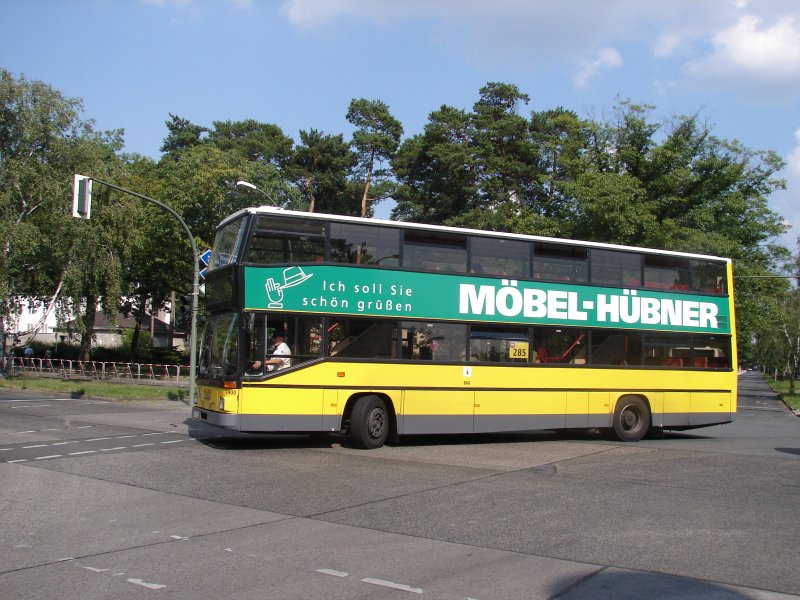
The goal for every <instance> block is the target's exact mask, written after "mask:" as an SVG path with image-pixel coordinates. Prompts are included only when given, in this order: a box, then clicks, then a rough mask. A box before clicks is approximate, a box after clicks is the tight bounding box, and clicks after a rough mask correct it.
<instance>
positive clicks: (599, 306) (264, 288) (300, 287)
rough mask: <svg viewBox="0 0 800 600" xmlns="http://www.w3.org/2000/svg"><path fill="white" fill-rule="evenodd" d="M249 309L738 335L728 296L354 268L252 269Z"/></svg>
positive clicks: (247, 282) (247, 280) (247, 291)
mask: <svg viewBox="0 0 800 600" xmlns="http://www.w3.org/2000/svg"><path fill="white" fill-rule="evenodd" d="M244 307H245V309H246V310H270V311H285V312H320V313H330V314H343V315H356V316H365V317H394V318H404V319H430V320H450V321H480V322H484V323H485V322H494V323H506V324H516V325H561V326H588V327H609V328H625V329H650V330H659V331H685V332H693V333H719V334H727V333H730V312H729V302H728V298H726V297H724V296H706V295H697V294H687V293H680V292H677V293H676V292H669V291H654V290H644V289H624V288H610V287H597V286H589V285H575V284H566V283H563V284H562V283H553V282H539V281H529V280H516V279H510V278H502V277H496V278H489V277H474V276H462V275H450V274H447V275H446V274H438V273H418V272H410V271H392V270H384V269H366V268H358V267H349V266H332V265H318V266H317V265H303V266H302V267H301V266H292V267H245V274H244Z"/></svg>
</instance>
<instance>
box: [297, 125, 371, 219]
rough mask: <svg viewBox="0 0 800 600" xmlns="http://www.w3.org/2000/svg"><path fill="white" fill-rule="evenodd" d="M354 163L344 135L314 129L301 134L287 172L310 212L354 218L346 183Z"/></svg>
mask: <svg viewBox="0 0 800 600" xmlns="http://www.w3.org/2000/svg"><path fill="white" fill-rule="evenodd" d="M355 164H356V155H355V154H354V153H353V151H352V150H351V149H350V146H349V145H348V144H347V143H346V142H345V141H344V136H343V135H342V134H337V135H326V134H323V133H322V132H320V131H318V130H316V129H311V130H309V131H301V132H300V144H299V145H298V146H297V147H296V148H295V149H294V153H293V154H292V157H291V159H290V160H289V161H288V165H287V168H286V172H287V174H288V177H289V178H290V179H291V180H292V181H294V183H295V184H296V185H297V187H298V188H299V190H300V191H301V193H302V194H303V195H304V196H305V198H306V201H307V206H306V210H308V212H315V211H322V212H326V213H332V214H345V215H352V214H354V206H353V203H352V198H351V196H350V195H349V194H348V193H347V190H348V185H347V183H348V175H349V174H350V172H351V170H352V169H353V167H354V166H355Z"/></svg>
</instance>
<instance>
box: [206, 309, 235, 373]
mask: <svg viewBox="0 0 800 600" xmlns="http://www.w3.org/2000/svg"><path fill="white" fill-rule="evenodd" d="M197 370H198V373H199V374H200V375H203V376H206V377H229V376H231V375H235V374H236V373H237V372H238V371H239V314H238V313H235V312H225V313H220V314H216V315H212V316H211V317H210V318H209V319H208V321H207V322H206V326H205V330H204V332H203V340H202V344H201V346H200V358H199V361H198V365H197Z"/></svg>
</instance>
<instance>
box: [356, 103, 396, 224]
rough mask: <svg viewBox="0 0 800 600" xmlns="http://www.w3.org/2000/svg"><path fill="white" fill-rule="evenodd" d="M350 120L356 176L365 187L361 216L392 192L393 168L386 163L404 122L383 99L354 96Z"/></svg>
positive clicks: (393, 150)
mask: <svg viewBox="0 0 800 600" xmlns="http://www.w3.org/2000/svg"><path fill="white" fill-rule="evenodd" d="M347 121H348V122H349V123H350V124H351V125H353V126H354V127H355V128H356V130H355V131H354V132H353V147H354V148H355V151H356V155H357V159H358V161H357V167H358V168H357V172H356V180H357V181H358V182H359V183H360V185H361V187H362V193H361V213H360V214H361V216H362V217H365V216H367V214H368V211H369V210H370V208H371V204H373V203H374V202H375V201H376V200H381V199H383V198H386V197H388V196H389V195H390V194H391V191H392V186H391V184H390V171H389V169H388V168H386V167H384V164H385V163H388V161H391V159H392V156H394V153H395V152H396V151H397V147H398V146H399V144H400V138H401V137H402V136H403V126H402V125H401V124H400V121H398V120H397V119H395V118H394V117H393V116H392V114H391V113H390V112H389V106H388V105H387V104H386V103H384V102H381V101H380V100H366V99H364V98H361V99H359V100H352V101H351V102H350V106H349V108H348V110H347Z"/></svg>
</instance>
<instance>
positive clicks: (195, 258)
mask: <svg viewBox="0 0 800 600" xmlns="http://www.w3.org/2000/svg"><path fill="white" fill-rule="evenodd" d="M89 179H90V180H92V181H96V182H97V183H99V184H101V185H105V186H108V187H110V188H111V189H114V190H117V191H120V192H124V193H126V194H130V195H131V196H136V197H137V198H141V199H142V200H145V201H146V202H152V203H153V204H155V205H157V206H160V207H161V208H163V209H164V210H166V211H167V212H168V213H170V214H171V215H172V216H173V217H175V218H176V219H178V221H179V222H180V224H181V226H182V227H183V229H184V231H185V232H186V235H188V236H189V242H190V243H191V245H192V264H193V265H194V280H193V282H192V326H191V332H190V337H191V341H190V342H189V346H190V351H191V354H190V356H189V405H190V406H191V405H192V404H194V401H195V386H196V384H195V378H196V377H197V311H198V308H199V300H198V298H199V296H200V266H199V265H200V254H199V253H198V252H197V244H195V241H194V236H193V235H192V232H191V230H190V229H189V226H188V225H186V222H185V221H184V220H183V219H182V218H181V216H180V215H179V214H178V213H177V212H175V210H174V209H172V208H171V207H169V206H167V205H166V204H164V203H163V202H159V201H158V200H154V199H153V198H149V197H148V196H145V195H143V194H139V193H137V192H133V191H131V190H128V189H125V188H123V187H119V186H117V185H114V184H113V183H108V182H107V181H103V180H101V179H94V178H93V177H92V178H89ZM151 318H152V316H151Z"/></svg>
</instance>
